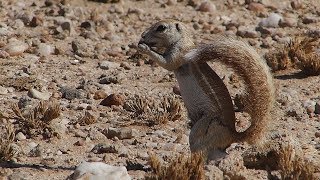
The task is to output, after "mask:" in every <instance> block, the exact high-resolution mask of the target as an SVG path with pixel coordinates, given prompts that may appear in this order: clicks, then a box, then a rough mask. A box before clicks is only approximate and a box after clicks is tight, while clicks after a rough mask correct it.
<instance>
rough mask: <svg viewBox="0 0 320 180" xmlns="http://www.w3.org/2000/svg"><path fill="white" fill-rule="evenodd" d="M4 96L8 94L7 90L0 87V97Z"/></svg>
mask: <svg viewBox="0 0 320 180" xmlns="http://www.w3.org/2000/svg"><path fill="white" fill-rule="evenodd" d="M6 94H8V89H7V88H5V87H3V86H0V95H6Z"/></svg>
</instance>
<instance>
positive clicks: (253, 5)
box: [248, 2, 267, 13]
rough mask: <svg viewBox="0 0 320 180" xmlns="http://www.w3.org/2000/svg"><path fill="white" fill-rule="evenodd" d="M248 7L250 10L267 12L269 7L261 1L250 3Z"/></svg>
mask: <svg viewBox="0 0 320 180" xmlns="http://www.w3.org/2000/svg"><path fill="white" fill-rule="evenodd" d="M248 9H249V10H250V11H254V12H257V13H259V12H266V11H267V9H266V8H265V7H264V5H263V4H260V3H256V2H252V3H250V4H249V5H248Z"/></svg>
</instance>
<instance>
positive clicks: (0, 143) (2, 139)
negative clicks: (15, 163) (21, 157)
mask: <svg viewBox="0 0 320 180" xmlns="http://www.w3.org/2000/svg"><path fill="white" fill-rule="evenodd" d="M1 130H3V128H1ZM14 138H15V130H14V128H13V125H11V124H7V125H5V127H4V130H3V131H2V133H1V134H0V162H1V161H9V160H10V159H11V158H13V157H14V155H15V154H16V151H15V150H14V148H12V144H13V143H14Z"/></svg>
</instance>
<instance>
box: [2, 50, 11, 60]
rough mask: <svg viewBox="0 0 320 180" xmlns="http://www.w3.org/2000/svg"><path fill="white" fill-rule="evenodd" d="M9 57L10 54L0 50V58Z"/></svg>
mask: <svg viewBox="0 0 320 180" xmlns="http://www.w3.org/2000/svg"><path fill="white" fill-rule="evenodd" d="M9 56H10V54H9V53H7V52H6V51H4V50H1V49H0V58H8V57H9Z"/></svg>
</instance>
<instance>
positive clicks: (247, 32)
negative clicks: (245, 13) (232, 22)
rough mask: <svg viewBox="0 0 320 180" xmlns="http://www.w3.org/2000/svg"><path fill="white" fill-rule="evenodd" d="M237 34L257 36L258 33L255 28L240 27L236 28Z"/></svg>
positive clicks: (244, 36)
mask: <svg viewBox="0 0 320 180" xmlns="http://www.w3.org/2000/svg"><path fill="white" fill-rule="evenodd" d="M237 35H238V36H240V37H243V38H258V37H260V33H259V32H257V31H255V30H250V29H244V28H242V27H239V28H238V31H237Z"/></svg>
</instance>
